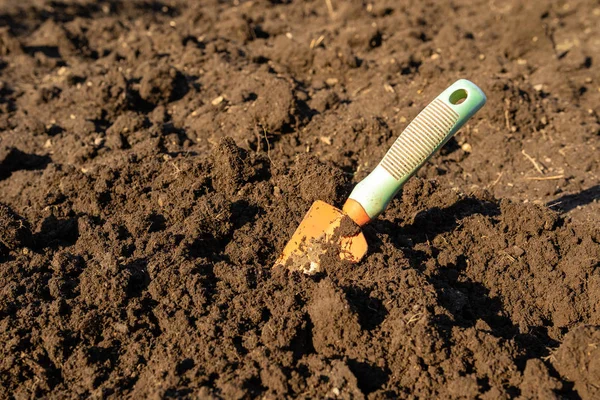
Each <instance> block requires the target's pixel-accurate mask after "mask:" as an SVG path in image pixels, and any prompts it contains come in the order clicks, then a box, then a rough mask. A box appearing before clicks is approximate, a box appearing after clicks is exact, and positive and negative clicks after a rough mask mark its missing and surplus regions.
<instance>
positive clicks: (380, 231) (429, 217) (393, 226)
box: [364, 197, 500, 264]
mask: <svg viewBox="0 0 600 400" xmlns="http://www.w3.org/2000/svg"><path fill="white" fill-rule="evenodd" d="M475 214H481V215H485V216H496V215H499V214H500V208H499V207H498V205H497V204H496V203H494V202H491V201H487V200H482V199H479V198H476V197H465V198H463V199H460V200H459V201H457V202H456V203H454V204H452V205H450V206H448V207H446V208H440V207H432V208H428V209H426V210H423V211H421V212H419V213H418V214H417V215H416V216H415V217H414V218H413V220H412V222H409V223H407V224H402V222H401V221H400V220H397V221H394V222H392V221H389V220H384V219H377V220H375V221H373V222H372V223H371V224H369V225H367V226H366V227H365V228H364V233H365V236H366V238H367V242H368V243H369V252H370V253H374V252H381V251H382V247H383V244H384V242H386V241H391V243H392V245H393V246H395V247H396V248H399V249H412V247H413V246H414V245H415V244H417V243H424V242H427V241H430V240H433V239H434V238H435V237H436V236H437V235H440V234H442V233H446V232H450V231H452V230H454V229H455V228H456V227H457V226H458V224H459V221H460V220H461V219H463V218H466V217H468V216H471V215H475ZM411 261H412V260H411ZM411 264H412V262H411Z"/></svg>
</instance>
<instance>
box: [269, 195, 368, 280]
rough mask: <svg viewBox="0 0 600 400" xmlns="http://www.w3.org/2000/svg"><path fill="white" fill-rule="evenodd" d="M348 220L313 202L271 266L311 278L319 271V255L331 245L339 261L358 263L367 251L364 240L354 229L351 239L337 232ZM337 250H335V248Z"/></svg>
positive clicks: (343, 214)
mask: <svg viewBox="0 0 600 400" xmlns="http://www.w3.org/2000/svg"><path fill="white" fill-rule="evenodd" d="M345 218H348V219H349V218H350V217H348V216H347V215H346V214H345V213H344V212H343V211H342V210H340V209H338V208H335V207H333V206H331V205H329V204H327V203H325V202H323V201H320V200H317V201H316V202H314V203H313V205H312V206H311V207H310V209H309V210H308V212H307V213H306V215H305V216H304V219H303V220H302V222H300V225H299V226H298V228H297V229H296V232H294V234H293V235H292V238H291V239H290V241H289V242H288V243H287V245H286V246H285V248H284V249H283V252H282V253H281V256H279V258H278V259H277V262H276V263H275V266H285V267H287V268H289V269H290V270H294V271H302V272H304V273H306V274H309V275H313V274H316V273H318V272H320V271H321V262H320V259H321V256H323V255H324V254H325V253H326V252H327V249H328V248H331V246H333V245H335V246H339V257H340V258H341V259H342V260H346V261H351V262H358V261H360V260H361V258H363V256H364V255H365V253H366V252H367V241H366V240H365V236H364V235H363V233H362V232H361V231H360V230H358V229H357V231H355V232H353V233H352V235H351V236H344V232H343V231H342V232H340V229H338V228H340V227H341V226H342V222H343V221H344V219H345ZM336 250H337V249H336Z"/></svg>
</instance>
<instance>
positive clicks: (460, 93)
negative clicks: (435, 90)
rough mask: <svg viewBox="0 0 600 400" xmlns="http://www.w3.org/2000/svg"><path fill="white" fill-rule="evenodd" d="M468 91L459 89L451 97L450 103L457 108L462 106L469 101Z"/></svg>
mask: <svg viewBox="0 0 600 400" xmlns="http://www.w3.org/2000/svg"><path fill="white" fill-rule="evenodd" d="M467 96H468V94H467V91H466V90H465V89H458V90H455V91H454V92H452V94H451V95H450V103H452V104H454V105H455V106H457V105H459V104H462V103H463V102H464V101H465V100H466V99H467Z"/></svg>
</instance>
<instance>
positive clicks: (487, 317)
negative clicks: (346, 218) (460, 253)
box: [427, 257, 559, 368]
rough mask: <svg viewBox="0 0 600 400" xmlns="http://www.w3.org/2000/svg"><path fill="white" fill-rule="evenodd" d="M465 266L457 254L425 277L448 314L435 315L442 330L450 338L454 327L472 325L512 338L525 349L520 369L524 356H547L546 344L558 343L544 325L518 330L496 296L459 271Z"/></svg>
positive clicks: (555, 345) (462, 259) (495, 334)
mask: <svg viewBox="0 0 600 400" xmlns="http://www.w3.org/2000/svg"><path fill="white" fill-rule="evenodd" d="M466 266H467V265H466V259H465V258H464V257H459V260H458V261H457V263H456V265H448V266H447V267H444V268H440V269H439V271H438V273H437V274H435V275H433V276H430V277H428V278H427V280H428V281H429V283H431V284H432V285H433V287H434V288H435V291H436V293H437V297H438V300H439V303H440V305H441V306H442V307H444V308H445V309H446V310H447V311H448V312H449V314H450V315H444V314H438V315H437V316H436V323H437V325H438V327H439V328H440V331H441V332H442V333H444V334H446V335H447V336H448V338H450V337H451V332H452V330H453V328H454V327H461V328H470V327H476V328H477V330H478V331H483V332H487V333H489V334H491V335H492V336H495V337H497V338H502V339H506V340H514V341H515V342H517V343H518V344H519V345H520V346H519V347H520V348H522V349H524V350H525V354H523V355H522V356H520V357H518V358H517V362H518V363H522V364H523V365H521V366H520V367H523V368H524V367H525V365H524V363H525V362H526V360H527V359H529V358H539V357H542V356H544V355H547V353H548V347H557V346H558V345H559V343H558V342H556V341H555V340H553V339H551V338H550V337H549V335H548V330H547V328H546V327H544V326H539V327H535V328H533V329H531V330H530V331H528V332H527V333H522V332H521V330H520V329H519V326H518V325H515V324H514V323H513V321H512V320H511V319H510V318H509V317H508V316H507V315H508V314H507V313H506V312H505V310H504V306H503V304H502V301H501V299H500V298H499V297H496V296H492V295H490V291H489V289H488V288H486V287H485V286H484V285H482V284H481V283H479V282H475V281H472V280H470V279H468V278H466V277H465V275H464V274H461V273H460V271H461V270H463V269H464V268H466Z"/></svg>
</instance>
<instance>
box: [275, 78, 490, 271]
mask: <svg viewBox="0 0 600 400" xmlns="http://www.w3.org/2000/svg"><path fill="white" fill-rule="evenodd" d="M485 101H486V98H485V94H484V93H483V92H482V91H481V89H479V88H478V87H477V86H476V85H475V84H473V83H472V82H470V81H468V80H465V79H461V80H458V81H456V82H455V83H454V84H453V85H452V86H450V87H449V88H447V89H446V90H444V91H443V92H442V93H441V94H440V95H439V96H438V97H437V98H435V99H434V100H433V101H432V102H431V103H429V105H428V106H427V107H425V109H424V110H423V111H421V112H420V113H419V115H417V117H416V118H415V119H414V120H413V121H412V122H411V123H410V124H409V125H408V126H407V127H406V129H405V130H404V131H403V132H402V134H401V135H400V136H399V137H398V139H396V141H395V142H394V144H393V145H392V147H391V148H390V149H389V150H388V152H387V153H386V155H385V156H384V157H383V159H382V160H381V162H380V163H379V164H378V165H377V167H375V169H374V170H373V171H372V172H371V173H370V174H369V175H368V176H367V177H366V178H365V179H363V180H362V181H361V182H359V183H358V184H357V185H356V186H355V187H354V190H352V193H350V197H349V198H348V200H346V202H345V203H344V206H343V208H342V209H341V210H340V209H338V208H336V207H334V206H331V205H329V204H327V203H325V202H323V201H320V200H318V201H316V202H315V203H313V205H312V206H311V207H310V209H309V210H308V213H307V214H306V216H305V217H304V219H303V220H302V222H301V223H300V225H299V226H298V228H297V229H296V232H294V235H293V236H292V238H291V239H290V241H289V242H288V243H287V245H286V246H285V248H284V249H283V252H282V254H281V255H280V256H279V258H278V259H277V261H276V263H275V266H285V267H287V268H289V269H290V270H296V271H302V272H304V273H306V274H309V275H313V274H316V273H318V272H320V271H321V261H322V258H323V257H324V256H325V254H331V253H330V252H329V251H330V250H332V249H333V250H334V252H335V254H339V258H341V259H342V260H347V261H351V262H358V261H360V260H361V259H362V258H363V256H364V255H365V254H366V252H367V242H366V240H365V237H364V235H363V233H362V232H361V230H360V228H359V227H361V226H363V225H365V224H367V223H369V221H371V220H372V219H374V218H376V217H377V216H378V215H379V214H381V213H382V212H383V210H385V208H386V207H387V205H388V204H389V202H390V201H391V200H392V199H393V198H394V196H395V195H396V194H397V193H398V191H399V190H400V189H401V188H402V186H403V185H404V183H405V182H406V181H407V180H408V179H409V178H410V177H411V176H413V175H414V174H415V173H416V172H417V171H418V170H419V168H421V166H422V165H423V164H425V162H426V161H427V160H429V158H430V157H431V156H432V155H433V154H434V153H435V152H436V151H437V150H439V149H440V148H441V147H442V146H443V145H444V144H445V143H446V142H447V141H448V140H449V139H450V138H451V137H452V135H454V134H455V133H456V132H457V131H458V130H459V129H460V128H461V127H462V126H463V125H464V123H465V122H466V121H467V120H468V119H469V118H471V116H473V114H475V113H476V112H477V111H478V110H479V109H480V108H481V107H483V105H484V104H485Z"/></svg>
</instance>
